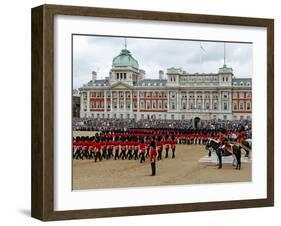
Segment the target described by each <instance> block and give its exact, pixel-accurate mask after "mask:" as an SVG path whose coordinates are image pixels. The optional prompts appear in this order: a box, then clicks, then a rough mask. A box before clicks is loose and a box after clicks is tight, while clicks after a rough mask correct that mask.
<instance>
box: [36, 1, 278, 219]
mask: <svg viewBox="0 0 281 226" xmlns="http://www.w3.org/2000/svg"><path fill="white" fill-rule="evenodd" d="M55 15H71V16H88V17H93V16H94V17H104V18H106V17H108V18H126V19H141V20H155V21H173V22H191V23H205V24H217V25H240V26H255V27H264V28H266V29H267V100H268V101H267V138H266V139H267V150H266V151H267V198H265V199H249V200H238V201H218V202H203V203H180V204H169V205H156V206H155V205H154V206H137V207H122V208H102V209H87V210H70V211H54V158H53V157H54V153H53V146H54V139H53V133H54V116H53V114H54V111H55V108H54V104H53V102H54V16H55ZM31 51H32V170H31V171H32V191H31V192H32V200H31V204H32V205H31V215H32V217H34V218H37V219H40V220H43V221H50V220H66V219H82V218H99V217H115V216H129V215H144V214H163V213H175V212H187V211H206V210H220V209H235V208H250V207H265V206H273V205H274V21H273V20H272V19H261V18H246V17H230V16H211V15H199V14H198V15H196V14H185V13H168V12H152V11H137V10H124V9H109V8H91V7H76V6H60V5H42V6H39V7H36V8H33V9H32V49H31Z"/></svg>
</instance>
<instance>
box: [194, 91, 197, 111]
mask: <svg viewBox="0 0 281 226" xmlns="http://www.w3.org/2000/svg"><path fill="white" fill-rule="evenodd" d="M194 109H197V92H196V91H194Z"/></svg>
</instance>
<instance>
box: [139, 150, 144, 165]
mask: <svg viewBox="0 0 281 226" xmlns="http://www.w3.org/2000/svg"><path fill="white" fill-rule="evenodd" d="M142 162H145V156H144V152H141V153H140V163H142Z"/></svg>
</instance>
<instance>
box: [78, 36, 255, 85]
mask: <svg viewBox="0 0 281 226" xmlns="http://www.w3.org/2000/svg"><path fill="white" fill-rule="evenodd" d="M126 42H127V49H128V50H129V51H130V52H131V54H132V56H133V57H134V58H135V59H136V60H137V61H138V63H139V67H140V68H141V69H143V70H145V71H146V78H158V71H159V70H164V72H166V69H167V68H169V67H177V68H178V67H180V68H182V69H183V70H185V71H186V72H187V73H196V72H199V73H217V72H218V69H219V67H221V66H222V65H223V60H224V44H223V43H222V42H206V41H201V46H202V48H203V49H202V48H200V42H199V41H188V40H161V39H144V38H126ZM124 46H125V38H120V37H105V36H83V35H74V36H73V86H74V87H73V88H79V87H81V86H82V85H83V84H85V83H87V82H89V81H90V80H91V78H92V77H91V72H92V71H93V70H94V71H96V72H97V77H98V79H104V78H105V77H106V76H108V74H109V71H110V68H111V64H112V59H113V57H115V56H117V55H118V54H119V53H120V51H121V49H123V48H124ZM200 58H201V60H200ZM225 58H226V65H227V66H229V67H232V68H233V71H234V76H235V77H237V78H243V77H244V78H245V77H252V71H253V68H252V67H253V65H252V63H253V62H252V60H253V51H252V44H246V43H226V54H225Z"/></svg>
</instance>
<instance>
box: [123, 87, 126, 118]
mask: <svg viewBox="0 0 281 226" xmlns="http://www.w3.org/2000/svg"><path fill="white" fill-rule="evenodd" d="M123 111H124V112H125V111H126V91H124V92H123ZM123 118H124V116H123Z"/></svg>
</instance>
